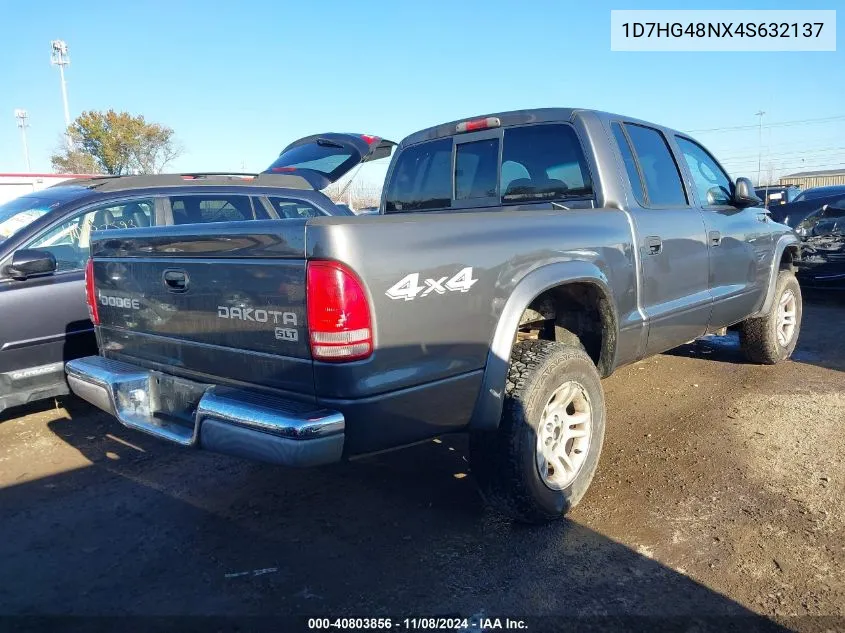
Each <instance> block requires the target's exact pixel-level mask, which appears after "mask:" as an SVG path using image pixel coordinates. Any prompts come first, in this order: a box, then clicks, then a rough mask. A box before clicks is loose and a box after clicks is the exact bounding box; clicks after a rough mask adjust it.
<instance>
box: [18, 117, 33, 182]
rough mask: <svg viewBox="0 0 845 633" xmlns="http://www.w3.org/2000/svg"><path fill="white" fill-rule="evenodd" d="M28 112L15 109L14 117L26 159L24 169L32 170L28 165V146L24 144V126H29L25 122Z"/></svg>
mask: <svg viewBox="0 0 845 633" xmlns="http://www.w3.org/2000/svg"><path fill="white" fill-rule="evenodd" d="M28 117H29V114H28V113H27V111H26V110H21V109H17V110H15V118H16V119H17V120H18V127H19V128H20V129H21V140H22V141H23V158H24V160H25V161H26V170H27V171H28V172H31V171H32V167H30V165H29V147H28V146H27V144H26V128H28V127H29V123H27V122H26V120H27V118H28Z"/></svg>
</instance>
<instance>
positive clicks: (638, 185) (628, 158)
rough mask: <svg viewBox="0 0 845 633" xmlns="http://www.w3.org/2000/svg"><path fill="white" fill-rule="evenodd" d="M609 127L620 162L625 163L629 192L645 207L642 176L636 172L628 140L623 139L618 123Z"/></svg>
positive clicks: (623, 133) (635, 162)
mask: <svg viewBox="0 0 845 633" xmlns="http://www.w3.org/2000/svg"><path fill="white" fill-rule="evenodd" d="M611 127H612V128H613V136H614V137H615V138H616V144H617V145H618V146H619V151H620V153H621V154H622V160H623V161H624V162H625V172H626V173H627V174H628V180H629V181H630V183H631V190H632V191H633V192H634V197H635V198H636V199H637V202H639V203H640V205H642V206H645V195H644V193H643V181H642V176H641V175H640V172H639V171H638V170H637V161H636V160H635V159H634V154H633V152H632V151H631V146H630V144H629V143H628V139H627V138H626V137H625V132H623V131H622V126H621V125H619V124H618V123H614V124H613V125H612V126H611Z"/></svg>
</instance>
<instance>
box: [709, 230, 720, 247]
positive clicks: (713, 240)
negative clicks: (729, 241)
mask: <svg viewBox="0 0 845 633" xmlns="http://www.w3.org/2000/svg"><path fill="white" fill-rule="evenodd" d="M707 237H708V238H709V239H710V246H719V245H720V244H721V243H722V234H721V233H719V231H710V232H709V233H708V234H707Z"/></svg>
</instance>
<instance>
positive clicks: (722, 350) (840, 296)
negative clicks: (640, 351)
mask: <svg viewBox="0 0 845 633" xmlns="http://www.w3.org/2000/svg"><path fill="white" fill-rule="evenodd" d="M801 331H802V333H803V335H802V334H799V337H798V345H797V347H796V348H795V352H794V353H793V354H792V360H793V361H794V362H797V363H804V364H807V365H816V366H818V367H825V368H827V369H837V370H839V371H845V292H842V293H836V292H826V293H824V292H819V291H805V294H804V313H803V322H802V324H801ZM809 332H812V334H811V335H810V334H808V333H809ZM666 353H667V354H669V355H670V356H681V357H685V358H686V357H700V358H707V359H709V360H716V361H721V362H725V363H733V364H745V363H748V361H747V360H746V359H745V356H744V355H743V353H742V349H741V348H740V345H739V335H738V334H737V332H735V331H729V332H728V333H727V334H726V335H725V336H707V337H705V338H702V339H698V340H697V341H694V342H692V343H689V344H687V345H682V346H680V347H678V348H675V349H673V350H671V351H669V352H666Z"/></svg>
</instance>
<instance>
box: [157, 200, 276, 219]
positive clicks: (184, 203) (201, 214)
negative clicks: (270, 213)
mask: <svg viewBox="0 0 845 633" xmlns="http://www.w3.org/2000/svg"><path fill="white" fill-rule="evenodd" d="M170 209H171V212H172V213H173V224H206V223H211V222H237V221H241V220H255V219H265V218H266V217H267V214H266V213H265V212H264V210H263V209H258V213H257V214H256V212H255V211H254V210H253V207H252V203H251V202H250V199H249V196H243V195H227V194H217V193H215V194H204V195H191V196H172V197H171V198H170Z"/></svg>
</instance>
